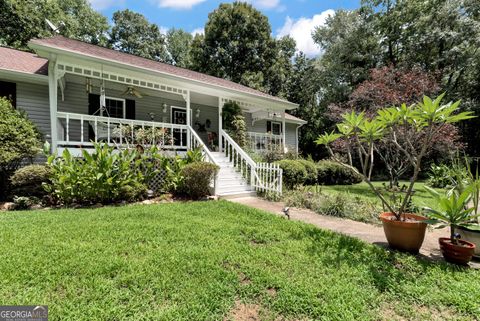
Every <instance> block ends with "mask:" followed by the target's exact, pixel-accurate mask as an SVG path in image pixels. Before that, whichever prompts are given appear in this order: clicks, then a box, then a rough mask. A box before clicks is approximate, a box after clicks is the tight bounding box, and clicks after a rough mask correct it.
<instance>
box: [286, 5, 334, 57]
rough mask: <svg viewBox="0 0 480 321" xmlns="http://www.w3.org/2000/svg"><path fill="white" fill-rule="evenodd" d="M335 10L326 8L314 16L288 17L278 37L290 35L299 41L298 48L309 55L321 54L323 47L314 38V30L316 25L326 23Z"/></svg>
mask: <svg viewBox="0 0 480 321" xmlns="http://www.w3.org/2000/svg"><path fill="white" fill-rule="evenodd" d="M334 14H335V11H334V10H331V9H329V10H325V11H323V12H322V13H320V14H316V15H314V16H313V17H312V18H305V17H301V18H300V19H292V18H290V17H287V18H286V19H285V24H284V25H283V27H281V28H280V29H279V30H278V32H277V37H283V36H286V35H290V36H291V37H292V38H293V39H295V41H296V42H297V49H298V50H299V51H303V52H304V53H305V54H306V55H307V56H310V57H312V56H316V55H318V54H320V52H321V49H320V47H318V46H317V45H316V44H315V43H314V42H313V39H312V32H313V31H314V30H315V27H317V26H322V25H324V24H325V21H326V19H327V18H328V16H333V15H334Z"/></svg>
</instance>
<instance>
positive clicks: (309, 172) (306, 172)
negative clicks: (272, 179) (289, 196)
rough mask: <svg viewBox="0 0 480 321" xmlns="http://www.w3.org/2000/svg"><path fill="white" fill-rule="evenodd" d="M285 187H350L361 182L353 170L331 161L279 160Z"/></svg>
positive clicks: (360, 178)
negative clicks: (317, 185)
mask: <svg viewBox="0 0 480 321" xmlns="http://www.w3.org/2000/svg"><path fill="white" fill-rule="evenodd" d="M277 164H279V165H280V167H281V168H282V169H283V182H284V184H285V187H287V188H289V189H294V188H296V187H298V186H300V185H316V184H319V185H351V184H357V183H360V182H361V181H362V177H361V176H360V175H359V174H358V173H355V172H354V171H353V170H351V169H348V168H346V167H344V166H342V165H340V164H338V163H335V162H333V161H328V160H323V161H320V162H318V163H315V162H313V161H309V160H305V159H298V160H281V161H278V162H277Z"/></svg>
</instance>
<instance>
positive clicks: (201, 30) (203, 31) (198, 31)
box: [191, 28, 205, 37]
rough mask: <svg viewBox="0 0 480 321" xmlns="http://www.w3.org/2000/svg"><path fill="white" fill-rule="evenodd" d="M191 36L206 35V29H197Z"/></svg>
mask: <svg viewBox="0 0 480 321" xmlns="http://www.w3.org/2000/svg"><path fill="white" fill-rule="evenodd" d="M191 34H192V36H194V37H195V35H196V34H199V35H203V34H205V29H204V28H195V29H193V31H192V32H191Z"/></svg>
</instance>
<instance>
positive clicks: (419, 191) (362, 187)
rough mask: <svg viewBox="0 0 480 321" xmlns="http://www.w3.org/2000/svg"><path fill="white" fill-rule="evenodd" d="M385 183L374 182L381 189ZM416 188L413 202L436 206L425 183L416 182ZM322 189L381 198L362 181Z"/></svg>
mask: <svg viewBox="0 0 480 321" xmlns="http://www.w3.org/2000/svg"><path fill="white" fill-rule="evenodd" d="M383 183H387V182H373V185H374V186H375V187H378V188H380V189H381V188H382V187H383ZM403 184H405V185H407V186H408V182H407V181H402V182H400V185H403ZM414 189H415V195H414V197H413V202H414V204H415V205H417V206H419V207H425V206H427V207H435V200H434V199H433V198H432V197H431V195H430V194H429V193H428V192H427V190H426V189H425V183H423V182H416V183H415V187H414ZM322 190H323V191H325V192H327V193H335V192H348V193H350V194H352V195H354V196H358V197H361V198H364V199H367V200H369V201H373V202H376V203H378V204H380V200H379V199H378V197H377V196H376V195H375V194H374V193H373V192H372V190H371V189H370V187H369V186H368V185H367V183H365V182H362V183H360V184H355V185H333V186H322ZM439 191H441V190H439Z"/></svg>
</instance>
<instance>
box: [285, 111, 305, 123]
mask: <svg viewBox="0 0 480 321" xmlns="http://www.w3.org/2000/svg"><path fill="white" fill-rule="evenodd" d="M285 121H287V122H290V123H297V124H306V123H307V121H305V120H303V119H300V118H298V117H295V116H293V115H290V114H289V113H285Z"/></svg>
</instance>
